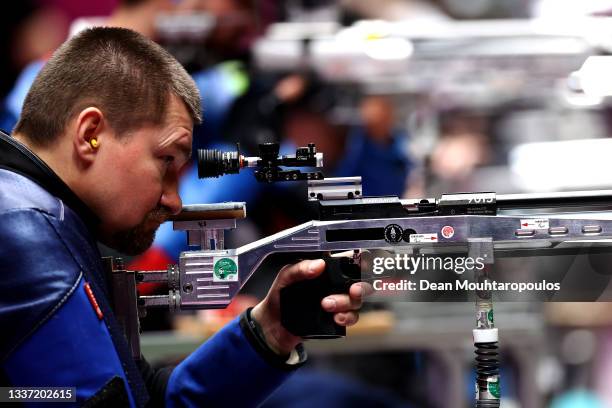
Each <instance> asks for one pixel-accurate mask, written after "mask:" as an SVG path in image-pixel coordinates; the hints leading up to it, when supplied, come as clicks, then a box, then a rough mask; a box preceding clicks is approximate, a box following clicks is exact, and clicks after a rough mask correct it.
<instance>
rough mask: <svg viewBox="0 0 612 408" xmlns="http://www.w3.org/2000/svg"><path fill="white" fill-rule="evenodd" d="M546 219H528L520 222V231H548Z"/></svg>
mask: <svg viewBox="0 0 612 408" xmlns="http://www.w3.org/2000/svg"><path fill="white" fill-rule="evenodd" d="M548 226H549V225H548V218H530V219H525V220H521V229H548Z"/></svg>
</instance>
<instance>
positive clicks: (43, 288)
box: [0, 132, 303, 407]
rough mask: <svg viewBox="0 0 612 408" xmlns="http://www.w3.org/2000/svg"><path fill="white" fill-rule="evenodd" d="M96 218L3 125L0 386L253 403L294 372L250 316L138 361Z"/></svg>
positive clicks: (93, 399)
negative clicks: (182, 349)
mask: <svg viewBox="0 0 612 408" xmlns="http://www.w3.org/2000/svg"><path fill="white" fill-rule="evenodd" d="M96 221H97V220H96V217H95V215H93V214H92V213H91V212H90V211H89V209H88V208H87V207H86V206H85V205H84V204H83V203H82V202H81V201H80V200H79V199H78V197H77V196H76V195H75V194H74V193H73V192H72V191H71V190H70V189H69V188H68V187H67V186H66V185H65V184H64V183H63V182H62V181H61V179H59V177H58V176H57V175H55V173H53V172H52V171H51V170H50V169H49V168H48V167H47V166H46V164H45V163H44V162H42V161H41V160H40V159H39V158H38V157H36V156H35V155H34V154H33V153H32V152H30V151H29V150H28V149H27V148H25V146H23V145H21V144H20V143H18V142H17V141H15V140H14V139H12V138H11V137H10V136H8V135H6V134H4V133H2V132H0V333H1V334H0V385H2V386H9V385H10V386H20V387H25V386H28V387H43V386H44V387H61V386H63V387H76V395H77V404H78V405H83V404H84V403H85V402H87V403H89V404H92V405H96V404H97V405H99V406H106V405H112V406H144V405H146V404H149V405H161V406H163V405H166V406H221V405H223V406H232V407H246V406H256V405H258V404H259V403H260V402H262V401H263V400H264V399H265V398H266V397H267V396H268V395H269V394H270V393H271V392H272V391H273V390H275V389H276V388H277V387H278V386H279V385H280V384H281V383H282V382H283V381H284V380H285V379H286V378H287V377H288V376H289V374H290V372H291V371H292V370H293V368H294V367H295V366H289V365H286V364H284V363H283V362H282V359H276V358H274V356H270V355H269V353H268V352H269V350H266V349H265V345H262V344H261V337H257V335H258V333H257V332H256V331H255V330H254V329H253V328H252V327H251V326H250V325H249V324H248V320H247V318H246V317H244V316H243V317H241V318H240V319H236V320H234V321H233V322H231V323H230V324H228V325H227V326H226V327H225V328H224V329H223V330H221V331H220V332H219V333H217V334H216V335H215V336H214V337H212V338H211V339H210V340H208V341H207V342H206V343H204V344H203V345H202V346H200V348H199V349H198V350H196V351H195V352H194V353H193V354H192V355H190V356H189V357H188V358H187V359H185V360H184V361H183V362H182V363H180V364H179V365H178V366H176V367H174V368H167V369H162V370H157V371H154V370H153V369H151V367H150V366H149V365H148V364H147V363H146V361H145V360H140V361H138V362H136V361H134V360H133V359H132V358H131V357H130V353H129V350H128V346H127V342H126V340H125V337H124V335H123V333H122V332H121V329H120V328H119V325H118V323H117V321H116V319H115V317H114V315H113V311H112V310H111V308H110V306H109V302H108V287H107V281H106V277H105V276H104V272H103V267H102V263H101V260H100V254H99V252H98V249H97V246H96V241H95V239H94V234H93V231H95V226H96ZM88 291H89V292H91V293H90V294H89V295H88V293H87V292H88ZM92 295H93V296H92ZM93 298H95V301H94V300H93ZM97 307H99V310H97ZM302 357H303V356H302ZM62 406H66V404H62Z"/></svg>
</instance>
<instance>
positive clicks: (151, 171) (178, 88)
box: [14, 27, 201, 253]
mask: <svg viewBox="0 0 612 408" xmlns="http://www.w3.org/2000/svg"><path fill="white" fill-rule="evenodd" d="M200 115H201V106H200V95H199V92H198V90H197V87H196V86H195V84H194V82H193V80H192V79H191V78H190V77H189V75H188V74H187V73H186V72H185V70H184V69H183V68H182V67H181V65H180V64H179V63H178V62H177V61H176V60H175V59H174V58H173V57H172V56H171V55H170V54H168V53H167V52H166V51H165V50H164V49H162V48H161V47H159V46H158V45H157V44H155V43H153V42H152V41H150V40H148V39H146V38H145V37H143V36H142V35H140V34H137V33H136V32H133V31H130V30H127V29H120V28H102V27H100V28H94V29H91V30H86V31H84V32H82V33H80V34H78V35H77V36H75V37H73V38H72V39H71V40H69V41H68V42H66V43H64V44H63V45H62V46H61V47H60V48H59V49H58V50H57V51H56V52H55V54H54V55H53V57H52V58H51V59H50V60H49V61H48V62H47V64H46V65H45V67H44V68H43V70H42V71H41V72H40V74H39V75H38V77H37V78H36V80H35V81H34V83H33V85H32V87H31V89H30V91H29V93H28V95H27V97H26V99H25V102H24V106H23V111H22V115H21V118H20V120H19V122H18V123H17V126H16V127H15V129H14V134H15V137H17V138H18V139H20V140H22V141H23V142H24V143H26V144H27V145H28V146H29V147H30V148H32V149H33V150H34V151H35V152H36V153H37V154H38V155H39V156H41V157H42V158H43V160H45V161H46V162H47V163H48V164H49V165H50V166H51V167H52V169H53V170H54V171H55V172H56V173H58V175H59V176H60V177H61V178H62V179H63V180H64V181H65V182H66V183H67V184H68V185H69V186H70V187H71V188H72V190H73V191H74V192H75V193H76V194H77V195H78V196H79V197H80V198H81V199H82V200H83V201H84V202H85V203H86V204H87V205H88V206H89V207H90V208H91V209H92V210H93V211H94V213H96V215H97V216H98V217H99V218H100V221H101V222H100V226H99V239H100V240H101V241H102V242H104V243H106V244H108V245H110V246H111V247H114V248H116V249H118V250H120V251H123V252H126V253H138V252H142V251H143V250H144V249H146V248H147V247H148V246H149V245H150V244H151V242H152V240H153V236H154V232H155V230H156V229H157V227H158V226H159V223H160V222H162V221H163V220H164V219H165V218H167V216H168V214H170V213H174V212H178V211H179V210H180V207H181V201H180V198H179V197H178V195H177V182H178V175H179V170H180V168H181V167H182V166H183V165H184V164H185V163H186V162H187V160H188V159H189V155H190V150H191V141H192V139H191V138H192V128H193V125H194V123H199V122H200V120H201V117H200Z"/></svg>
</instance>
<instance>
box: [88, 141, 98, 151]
mask: <svg viewBox="0 0 612 408" xmlns="http://www.w3.org/2000/svg"><path fill="white" fill-rule="evenodd" d="M89 144H90V145H91V147H93V148H94V149H97V148H98V146H100V144H99V143H98V139H91V140H90V141H89Z"/></svg>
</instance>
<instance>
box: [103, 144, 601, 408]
mask: <svg viewBox="0 0 612 408" xmlns="http://www.w3.org/2000/svg"><path fill="white" fill-rule="evenodd" d="M302 149H303V150H301V152H302V153H304V154H303V158H301V159H298V157H297V156H299V153H300V149H298V151H297V152H296V153H298V154H296V157H287V156H285V157H280V158H277V159H274V158H273V157H272V156H271V155H268V157H267V159H262V158H245V157H243V156H241V155H240V154H239V152H229V153H221V152H218V151H217V152H216V153H214V154H213V153H211V151H204V152H200V153H199V157H200V163H199V166H200V169H201V176H215V177H218V176H220V175H222V174H225V173H232V172H234V173H235V172H237V171H239V170H240V168H243V167H256V168H257V169H256V177H257V179H258V180H259V181H262V182H271V181H284V180H294V179H297V180H308V199H309V200H310V201H311V202H312V204H313V205H314V206H315V207H316V208H317V210H318V217H317V218H318V219H315V220H312V221H308V222H306V223H303V224H301V225H298V226H295V227H293V228H289V229H287V230H284V231H281V232H279V233H276V234H274V235H271V236H268V237H266V238H262V239H260V240H258V241H255V242H252V243H250V244H247V245H244V246H241V247H239V248H233V249H228V248H225V247H224V240H223V233H224V231H225V230H226V229H232V228H236V219H239V218H244V217H245V215H246V210H245V206H244V203H223V204H210V205H196V206H187V207H185V208H184V210H183V212H182V213H181V214H180V215H179V216H177V218H176V219H175V220H174V228H175V229H180V230H185V231H187V235H188V240H189V244H190V246H193V247H199V249H197V250H191V251H186V252H183V253H182V254H181V255H180V259H179V263H178V264H177V265H170V266H169V267H168V269H167V270H165V271H153V272H130V271H125V270H124V269H123V267H122V266H121V265H119V267H118V266H117V265H115V267H114V268H113V269H114V270H113V272H112V276H113V283H114V287H115V294H120V296H119V297H117V296H115V300H116V301H115V305H116V306H117V307H119V310H120V311H126V310H128V311H129V312H126V313H118V314H119V316H118V317H119V319H120V321H121V322H123V324H124V326H125V327H126V333H127V336H128V339H130V343H131V346H132V350H133V352H134V355H135V356H139V355H140V350H139V347H138V315H139V314H140V315H142V314H143V313H144V312H145V311H146V309H147V308H149V307H160V306H164V307H169V308H170V309H171V310H193V309H215V308H224V307H226V306H227V305H228V304H229V303H230V302H231V301H232V299H233V298H234V297H235V296H236V295H237V294H238V292H239V291H240V289H241V288H242V286H243V285H244V284H245V283H246V282H247V281H248V279H249V278H250V277H251V276H252V275H253V273H255V272H256V271H257V270H258V269H259V268H260V267H261V266H262V265H263V263H264V262H265V261H266V259H268V258H269V257H271V256H276V255H281V256H282V255H285V256H287V257H288V259H289V257H290V259H293V260H296V259H300V258H301V259H304V258H321V257H322V258H323V259H325V260H326V271H325V272H324V273H323V274H322V275H321V276H320V277H318V278H316V279H314V280H311V281H304V282H301V283H298V284H295V285H292V286H289V287H287V288H285V289H283V290H282V291H281V312H282V323H283V325H284V326H285V327H286V328H287V329H288V330H289V331H291V332H292V333H294V334H296V335H298V336H301V337H305V338H330V337H338V336H344V335H345V331H344V328H343V327H340V326H337V325H336V324H335V323H334V322H333V316H332V314H330V313H326V312H324V311H323V310H322V308H321V307H320V301H321V299H322V298H323V297H324V296H326V295H329V294H332V293H340V292H346V291H347V290H348V288H349V287H350V285H351V284H352V283H353V282H356V281H358V280H359V279H360V275H361V270H362V267H363V265H362V259H361V254H362V252H360V251H364V250H369V249H388V250H408V249H410V250H412V251H416V252H419V251H431V250H436V249H438V248H443V247H453V246H466V245H467V248H468V252H469V256H470V257H473V258H478V257H479V258H483V259H485V260H486V261H485V263H487V264H489V265H491V264H493V262H494V250H496V249H498V248H533V247H544V248H553V247H561V246H571V245H580V244H581V243H584V242H586V241H592V240H593V239H601V240H604V239H608V240H609V239H611V238H612V220H596V219H592V218H587V217H585V218H580V217H578V218H567V217H556V216H554V215H553V216H551V217H548V218H546V219H543V218H530V217H528V216H525V215H523V216H517V215H503V213H506V212H508V211H514V212H517V211H519V210H522V209H525V210H530V209H553V210H561V209H567V208H569V209H571V208H577V207H578V208H581V209H584V208H598V207H603V206H606V207H608V208H609V207H611V206H612V191H595V192H575V193H559V194H530V195H525V194H513V195H496V194H495V193H459V194H445V195H443V196H442V197H441V198H439V199H433V198H428V199H416V200H415V199H406V200H401V199H399V198H398V197H392V196H388V197H363V195H362V188H361V179H360V178H359V177H347V178H332V179H324V178H323V177H322V175H320V173H301V172H300V171H299V170H292V171H290V172H286V171H285V170H282V169H281V168H280V165H281V164H282V165H285V166H287V165H295V166H300V167H302V166H312V167H317V166H319V165H322V156H320V155H319V154H317V153H316V149H315V148H314V145H311V146H309V147H308V148H302ZM262 150H264V149H262ZM269 151H274V149H272V148H269ZM275 151H276V152H278V149H276V150H275ZM262 156H265V155H262ZM283 160H284V161H283ZM211 162H212V163H213V166H212V167H214V168H216V169H217V170H215V171H214V172H213V171H211V170H210V167H211V166H210V163H211ZM245 163H255V164H253V165H250V164H245ZM283 163H284V164H283ZM287 163H288V164H287ZM258 166H260V167H258ZM205 169H206V170H205ZM257 171H259V173H257ZM295 172H298V173H295ZM257 174H260V175H261V174H263V176H257ZM288 175H289V177H287V176H288ZM294 175H295V177H294ZM346 251H351V252H350V253H351V256H349V257H339V258H338V257H334V256H330V255H329V254H332V253H342V252H346ZM475 279H476V280H477V281H480V282H481V281H486V280H489V279H490V278H489V276H488V271H487V268H485V269H483V270H482V271H480V272H478V273H477V274H476V276H475ZM141 282H166V283H168V287H169V293H168V295H167V296H138V294H137V291H136V286H137V284H138V283H141ZM126 289H127V292H129V296H128V295H126V294H125V290H126ZM117 299H119V300H117ZM476 299H477V300H476V328H475V329H474V330H473V335H474V343H475V346H476V367H477V382H476V389H477V392H476V406H477V407H498V406H499V360H498V333H497V329H496V328H495V326H494V322H493V306H492V296H491V292H490V291H478V292H477V293H476ZM137 310H138V311H139V313H136V311H137Z"/></svg>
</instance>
